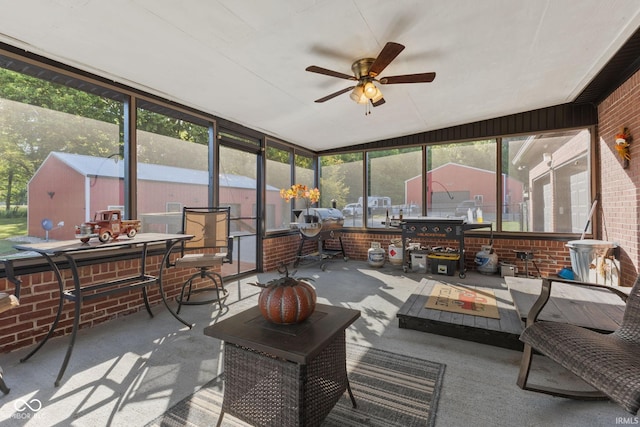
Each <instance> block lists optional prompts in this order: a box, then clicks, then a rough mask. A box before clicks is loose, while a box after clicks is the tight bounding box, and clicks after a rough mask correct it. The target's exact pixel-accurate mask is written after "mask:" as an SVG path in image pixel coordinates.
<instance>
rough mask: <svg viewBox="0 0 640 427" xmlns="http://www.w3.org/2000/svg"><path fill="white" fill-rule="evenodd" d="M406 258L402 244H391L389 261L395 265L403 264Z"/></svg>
mask: <svg viewBox="0 0 640 427" xmlns="http://www.w3.org/2000/svg"><path fill="white" fill-rule="evenodd" d="M403 260H404V251H403V250H402V245H400V246H396V245H395V244H393V243H392V244H390V245H389V262H390V263H391V264H393V265H402V262H403Z"/></svg>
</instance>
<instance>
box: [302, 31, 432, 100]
mask: <svg viewBox="0 0 640 427" xmlns="http://www.w3.org/2000/svg"><path fill="white" fill-rule="evenodd" d="M403 50H404V46H403V45H401V44H399V43H394V42H387V44H386V45H385V46H384V47H383V48H382V51H381V52H380V54H379V55H378V57H377V58H362V59H358V60H356V61H355V62H354V63H353V64H352V65H351V71H353V74H354V75H353V76H350V75H348V74H344V73H340V72H338V71H332V70H328V69H326V68H322V67H318V66H316V65H311V66H309V67H307V68H306V71H310V72H312V73H318V74H324V75H326V76H331V77H338V78H340V79H345V80H353V81H356V82H358V83H356V85H355V86H351V87H348V88H345V89H342V90H339V91H337V92H334V93H332V94H330V95H327V96H325V97H323V98H320V99H316V101H315V102H325V101H328V100H330V99H333V98H335V97H336V96H339V95H342V94H343V93H346V92H349V91H350V90H352V92H351V95H350V97H351V99H353V100H354V101H355V102H357V103H358V104H368V103H369V102H370V103H371V105H373V106H374V107H377V106H379V105H382V104H384V103H385V100H384V98H383V97H382V92H381V91H380V89H379V88H378V87H377V86H376V85H375V82H377V83H380V84H383V85H388V84H398V83H430V82H432V81H433V79H435V78H436V73H419V74H404V75H400V76H389V77H380V78H378V75H380V73H381V72H382V71H383V70H384V69H385V68H387V66H388V65H389V64H390V63H391V61H393V60H394V59H395V58H396V57H397V56H398V55H399V54H400V52H402V51H403Z"/></svg>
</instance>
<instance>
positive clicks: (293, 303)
mask: <svg viewBox="0 0 640 427" xmlns="http://www.w3.org/2000/svg"><path fill="white" fill-rule="evenodd" d="M258 307H259V308H260V312H261V313H262V315H263V316H264V318H265V319H267V320H268V321H270V322H273V323H278V324H282V325H290V324H295V323H300V322H304V321H305V320H306V319H307V318H308V317H309V316H311V314H312V313H313V310H315V308H316V290H315V288H314V287H313V286H311V285H310V284H308V283H307V282H304V281H302V280H298V279H294V278H293V277H288V276H287V277H282V278H280V279H278V280H274V281H273V282H271V283H270V284H269V285H267V286H266V287H265V288H264V289H262V292H260V297H259V298H258Z"/></svg>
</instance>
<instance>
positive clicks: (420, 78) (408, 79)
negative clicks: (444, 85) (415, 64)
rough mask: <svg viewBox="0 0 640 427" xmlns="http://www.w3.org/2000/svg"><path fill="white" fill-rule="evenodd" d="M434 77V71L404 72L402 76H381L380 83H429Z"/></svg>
mask: <svg viewBox="0 0 640 427" xmlns="http://www.w3.org/2000/svg"><path fill="white" fill-rule="evenodd" d="M435 78H436V73H420V74H404V75H402V76H389V77H383V78H381V79H380V80H379V81H380V84H383V85H390V84H396V83H431V82H432V81H433V79H435Z"/></svg>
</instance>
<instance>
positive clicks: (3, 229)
mask: <svg viewBox="0 0 640 427" xmlns="http://www.w3.org/2000/svg"><path fill="white" fill-rule="evenodd" d="M26 235H27V218H0V254H4V255H6V254H10V253H15V252H16V250H15V249H13V245H15V244H16V242H12V241H10V240H5V239H7V238H9V237H16V236H26Z"/></svg>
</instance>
